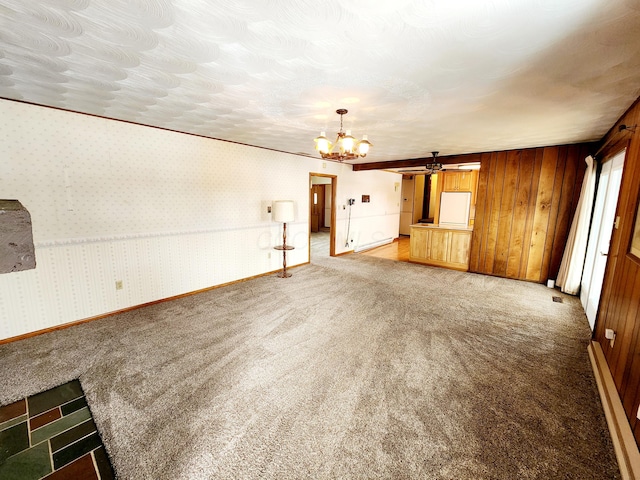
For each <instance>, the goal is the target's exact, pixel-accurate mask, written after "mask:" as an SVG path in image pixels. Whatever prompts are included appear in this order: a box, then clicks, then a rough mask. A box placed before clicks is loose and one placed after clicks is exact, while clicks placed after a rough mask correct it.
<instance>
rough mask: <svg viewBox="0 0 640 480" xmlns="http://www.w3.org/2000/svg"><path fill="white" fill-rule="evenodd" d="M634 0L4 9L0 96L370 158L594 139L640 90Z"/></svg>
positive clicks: (11, 2)
mask: <svg viewBox="0 0 640 480" xmlns="http://www.w3.org/2000/svg"><path fill="white" fill-rule="evenodd" d="M639 28H640V7H639V6H638V3H637V2H632V1H628V0H568V1H562V2H558V1H557V0H520V1H514V0H492V1H484V2H476V1H475V0H450V1H447V2H426V1H424V0H396V1H394V2H389V1H382V0H380V1H374V2H371V1H365V0H358V1H349V2H340V1H338V0H327V1H323V2H316V1H310V0H271V1H264V2H256V1H238V0H210V1H207V2H194V1H191V0H173V1H171V0H136V1H131V2H113V1H109V0H93V1H89V0H67V1H63V0H49V1H46V2H25V1H24V0H3V1H2V8H0V52H1V54H0V97H5V98H9V99H17V100H24V101H27V102H31V103H36V104H42V105H48V106H54V107H60V108H64V109H69V110H73V111H78V112H85V113H90V114H95V115H100V116H105V117H109V118H115V119H122V120H128V121H132V122H136V123H141V124H145V125H152V126H160V127H164V128H167V129H172V130H177V131H183V132H190V133H194V134H199V135H204V136H210V137H213V138H220V139H225V140H232V141H235V142H241V143H247V144H251V145H256V146H261V147H267V148H272V149H277V150H281V151H286V152H290V153H297V152H302V153H305V154H314V151H313V142H312V138H313V137H315V136H316V135H317V134H318V133H319V132H320V131H321V130H326V131H327V133H328V134H330V135H333V134H334V133H335V132H336V131H337V129H338V127H339V117H338V116H337V115H336V114H335V113H334V112H335V110H336V108H339V107H345V108H348V109H349V110H350V112H349V114H348V115H347V116H346V117H345V127H346V128H351V129H353V131H354V134H356V135H357V136H361V135H362V134H365V133H366V134H368V135H369V138H370V140H371V141H372V142H373V144H374V149H373V150H372V151H371V154H370V155H369V156H367V158H366V161H379V160H390V159H399V158H415V157H421V156H426V155H428V152H430V151H431V150H439V151H440V152H441V154H451V153H465V152H479V151H496V150H504V149H511V148H524V147H529V146H542V145H554V144H566V143H575V142H580V141H590V140H598V139H600V138H601V137H602V136H603V135H604V134H605V133H606V131H607V130H608V129H609V128H610V127H611V125H612V124H613V123H614V122H615V120H616V119H617V118H618V117H619V116H620V115H621V114H622V113H623V112H624V110H626V109H627V108H628V107H629V105H630V104H631V102H633V100H635V98H636V97H637V96H638V95H639V94H640V88H639V87H638V85H639V84H640V57H638V55H637V52H638V50H639V49H640V36H638V35H637V31H638V29H639Z"/></svg>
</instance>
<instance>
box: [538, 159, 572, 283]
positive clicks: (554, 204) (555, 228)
mask: <svg viewBox="0 0 640 480" xmlns="http://www.w3.org/2000/svg"><path fill="white" fill-rule="evenodd" d="M567 150H568V148H567V147H566V146H563V147H559V148H558V157H557V160H556V174H555V179H554V182H553V195H552V196H551V207H550V208H549V223H548V226H547V238H546V239H545V244H544V252H543V254H542V268H541V269H540V280H539V281H541V282H544V281H546V280H547V279H549V278H553V279H555V278H556V275H554V276H551V275H550V266H551V258H552V256H553V251H554V247H555V248H556V249H557V250H559V251H560V255H562V252H563V251H564V245H565V242H566V238H567V237H566V230H565V236H564V238H558V235H559V233H560V230H561V229H562V228H561V227H562V225H560V224H559V221H560V208H561V206H562V198H563V196H565V195H566V194H567V191H566V190H563V187H564V177H565V172H566V167H567ZM569 193H570V194H573V188H571V190H570V191H569ZM557 240H561V241H562V244H561V245H559V244H558V242H557ZM558 265H559V264H558ZM556 273H557V272H556Z"/></svg>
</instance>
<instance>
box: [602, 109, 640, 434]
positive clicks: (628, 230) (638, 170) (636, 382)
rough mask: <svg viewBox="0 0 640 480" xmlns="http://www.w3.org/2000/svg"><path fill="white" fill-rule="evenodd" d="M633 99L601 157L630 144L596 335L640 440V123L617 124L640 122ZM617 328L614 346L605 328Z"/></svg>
mask: <svg viewBox="0 0 640 480" xmlns="http://www.w3.org/2000/svg"><path fill="white" fill-rule="evenodd" d="M639 100H640V99H639ZM639 100H636V102H635V104H634V105H632V106H631V108H630V109H629V110H628V111H627V112H626V113H625V114H624V115H623V116H622V117H621V118H620V119H619V120H618V122H616V124H615V125H614V126H613V128H612V129H611V131H610V132H609V133H608V134H607V135H606V136H605V138H604V139H603V148H602V152H601V154H600V155H598V158H599V159H601V160H604V159H606V158H608V157H611V156H613V155H615V154H616V153H618V152H620V151H621V150H622V149H623V148H626V149H627V150H626V156H625V163H624V169H623V173H622V184H621V186H620V195H619V199H618V207H617V211H616V215H618V216H620V222H619V224H618V228H614V229H613V234H612V236H611V246H610V248H609V257H608V260H607V268H606V271H605V279H604V285H603V289H602V294H601V297H600V305H599V308H598V316H597V319H596V328H595V332H594V340H596V341H598V342H600V344H601V346H602V350H603V352H604V354H605V358H606V360H607V364H608V366H609V369H610V371H611V374H612V375H613V378H614V382H615V385H616V388H617V390H618V393H619V395H620V398H621V400H622V404H623V406H624V409H625V413H626V414H627V418H628V419H629V423H630V424H631V427H632V429H633V432H634V435H635V438H636V443H638V444H639V445H640V421H639V420H638V419H637V416H636V414H637V412H638V407H639V406H640V260H639V259H637V258H634V257H633V256H632V255H631V254H629V253H628V252H629V247H630V244H631V238H632V235H633V228H634V224H635V218H636V211H637V208H638V199H639V197H640V127H637V128H636V129H635V133H634V132H632V131H631V130H622V131H620V129H619V128H618V127H619V125H621V124H625V125H640V104H639ZM607 328H611V329H613V330H614V331H615V332H616V340H615V342H614V345H613V347H611V346H610V344H609V341H608V340H606V339H605V338H604V331H605V329H607Z"/></svg>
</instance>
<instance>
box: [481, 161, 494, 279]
mask: <svg viewBox="0 0 640 480" xmlns="http://www.w3.org/2000/svg"><path fill="white" fill-rule="evenodd" d="M486 163H487V166H488V171H487V190H486V195H487V196H486V201H485V210H484V227H483V231H482V249H481V250H480V257H479V260H478V271H480V272H482V273H488V272H489V270H488V267H487V251H488V247H487V245H488V244H489V241H490V232H491V212H492V210H493V209H492V205H493V202H494V193H495V192H494V190H495V189H494V188H493V182H495V178H496V165H497V164H496V161H495V154H491V155H490V157H489V159H488V161H487V162H486Z"/></svg>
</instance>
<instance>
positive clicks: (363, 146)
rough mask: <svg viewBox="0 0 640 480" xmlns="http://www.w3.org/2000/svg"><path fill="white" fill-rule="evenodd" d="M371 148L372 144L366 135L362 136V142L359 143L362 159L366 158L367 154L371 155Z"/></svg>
mask: <svg viewBox="0 0 640 480" xmlns="http://www.w3.org/2000/svg"><path fill="white" fill-rule="evenodd" d="M370 146H371V142H369V139H368V138H367V136H366V135H363V136H362V140H360V141H359V142H358V153H359V154H360V156H361V157H366V156H367V153H369V147H370Z"/></svg>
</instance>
